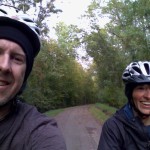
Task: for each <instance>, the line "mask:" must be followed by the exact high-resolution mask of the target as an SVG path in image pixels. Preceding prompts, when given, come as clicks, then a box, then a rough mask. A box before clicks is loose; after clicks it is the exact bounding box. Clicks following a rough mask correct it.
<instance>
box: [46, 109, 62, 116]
mask: <svg viewBox="0 0 150 150" xmlns="http://www.w3.org/2000/svg"><path fill="white" fill-rule="evenodd" d="M63 111H64V109H55V110H50V111H47V112H45V114H46V115H47V116H50V117H54V116H56V115H58V114H59V113H61V112H63Z"/></svg>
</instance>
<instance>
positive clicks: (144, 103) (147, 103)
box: [141, 102, 150, 105]
mask: <svg viewBox="0 0 150 150" xmlns="http://www.w3.org/2000/svg"><path fill="white" fill-rule="evenodd" d="M141 103H142V104H143V105H150V102H141Z"/></svg>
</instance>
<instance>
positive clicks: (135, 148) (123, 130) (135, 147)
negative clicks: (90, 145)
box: [98, 61, 150, 150]
mask: <svg viewBox="0 0 150 150" xmlns="http://www.w3.org/2000/svg"><path fill="white" fill-rule="evenodd" d="M122 79H123V81H124V83H125V95H126V96H127V98H128V103H127V104H126V105H125V106H123V107H122V108H121V109H120V110H118V111H117V112H116V113H115V115H114V116H112V117H111V118H110V119H108V120H107V121H106V122H105V123H104V125H103V129H102V133H101V137H100V141H99V146H98V150H150V62H148V61H138V62H132V63H131V64H129V65H128V66H127V68H126V69H125V71H124V72H123V75H122Z"/></svg>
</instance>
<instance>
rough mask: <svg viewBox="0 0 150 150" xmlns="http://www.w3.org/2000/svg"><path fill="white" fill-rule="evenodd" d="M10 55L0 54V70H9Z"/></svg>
mask: <svg viewBox="0 0 150 150" xmlns="http://www.w3.org/2000/svg"><path fill="white" fill-rule="evenodd" d="M10 64H11V63H10V57H9V55H3V56H0V71H4V72H8V71H10V68H11V67H10V66H11V65H10Z"/></svg>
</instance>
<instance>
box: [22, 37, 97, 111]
mask: <svg viewBox="0 0 150 150" xmlns="http://www.w3.org/2000/svg"><path fill="white" fill-rule="evenodd" d="M87 82H88V83H87ZM89 84H91V85H90V87H91V89H89ZM87 85H88V87H87ZM92 85H93V80H92V79H91V76H89V75H88V74H87V73H86V72H85V71H84V70H83V68H82V67H81V65H80V64H78V63H77V62H76V61H75V60H74V59H73V58H72V57H70V56H69V55H67V54H66V53H64V51H62V50H61V49H60V48H59V46H58V45H57V42H56V41H53V40H51V41H50V42H46V41H43V46H42V50H41V52H40V54H39V55H38V57H37V59H36V61H35V64H34V67H33V72H32V74H31V76H30V78H29V80H28V86H27V89H26V91H25V92H24V95H23V98H24V99H25V100H26V101H27V102H28V103H31V104H33V105H35V106H36V107H37V108H38V109H39V110H40V111H42V112H44V111H47V110H52V109H54V108H55V109H56V108H62V107H67V106H74V105H80V104H87V103H92V102H93V98H94V97H93V95H95V94H94V90H92ZM87 94H88V97H87V96H86V95H87Z"/></svg>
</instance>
